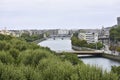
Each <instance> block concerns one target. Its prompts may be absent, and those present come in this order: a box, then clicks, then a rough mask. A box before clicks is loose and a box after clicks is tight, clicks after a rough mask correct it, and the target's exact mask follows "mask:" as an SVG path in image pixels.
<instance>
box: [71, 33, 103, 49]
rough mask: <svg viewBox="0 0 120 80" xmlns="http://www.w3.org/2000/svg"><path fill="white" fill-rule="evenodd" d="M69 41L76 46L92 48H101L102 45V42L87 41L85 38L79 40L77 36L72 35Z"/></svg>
mask: <svg viewBox="0 0 120 80" xmlns="http://www.w3.org/2000/svg"><path fill="white" fill-rule="evenodd" d="M71 43H72V45H74V46H78V47H87V48H92V49H96V48H97V49H101V48H102V47H103V44H102V43H100V42H97V43H87V41H85V40H80V39H79V38H78V37H77V36H74V35H73V36H72V38H71Z"/></svg>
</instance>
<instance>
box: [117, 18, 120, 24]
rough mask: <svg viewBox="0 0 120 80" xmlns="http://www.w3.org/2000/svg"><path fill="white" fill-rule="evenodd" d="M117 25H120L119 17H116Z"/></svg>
mask: <svg viewBox="0 0 120 80" xmlns="http://www.w3.org/2000/svg"><path fill="white" fill-rule="evenodd" d="M117 25H120V17H117Z"/></svg>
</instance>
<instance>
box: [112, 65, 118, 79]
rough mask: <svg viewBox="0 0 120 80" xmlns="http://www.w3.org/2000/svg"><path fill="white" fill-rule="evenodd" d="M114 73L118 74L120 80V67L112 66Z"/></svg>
mask: <svg viewBox="0 0 120 80" xmlns="http://www.w3.org/2000/svg"><path fill="white" fill-rule="evenodd" d="M112 71H113V72H114V73H117V75H118V76H119V79H120V66H118V67H117V66H112Z"/></svg>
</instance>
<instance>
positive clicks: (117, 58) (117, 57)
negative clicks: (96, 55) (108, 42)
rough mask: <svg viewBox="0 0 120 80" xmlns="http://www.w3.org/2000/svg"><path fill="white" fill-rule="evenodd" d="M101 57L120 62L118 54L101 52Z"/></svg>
mask: <svg viewBox="0 0 120 80" xmlns="http://www.w3.org/2000/svg"><path fill="white" fill-rule="evenodd" d="M102 57H104V58H108V59H112V60H115V61H118V62H120V55H112V54H105V53H104V54H102Z"/></svg>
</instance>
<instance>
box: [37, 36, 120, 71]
mask: <svg viewBox="0 0 120 80" xmlns="http://www.w3.org/2000/svg"><path fill="white" fill-rule="evenodd" d="M39 45H41V46H43V47H49V48H50V49H51V50H53V51H72V50H73V49H72V45H71V40H70V39H69V38H65V39H63V40H62V39H60V38H56V39H55V40H54V39H52V38H50V39H47V40H45V41H42V42H40V43H39ZM80 59H81V60H82V61H83V62H84V63H85V64H89V65H95V66H98V67H101V68H102V69H103V70H107V71H110V70H111V66H114V65H116V66H120V62H117V61H113V60H110V59H107V58H102V57H95V58H80Z"/></svg>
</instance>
